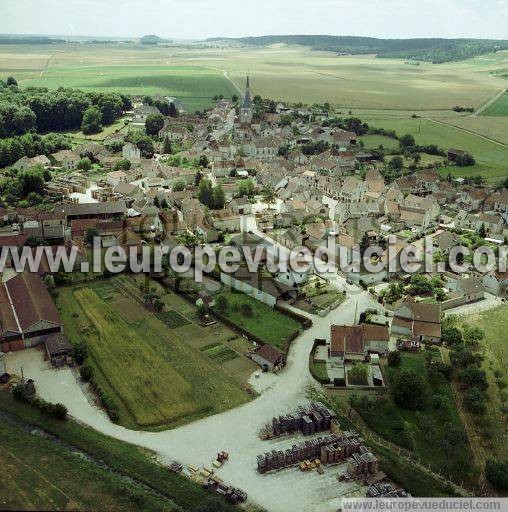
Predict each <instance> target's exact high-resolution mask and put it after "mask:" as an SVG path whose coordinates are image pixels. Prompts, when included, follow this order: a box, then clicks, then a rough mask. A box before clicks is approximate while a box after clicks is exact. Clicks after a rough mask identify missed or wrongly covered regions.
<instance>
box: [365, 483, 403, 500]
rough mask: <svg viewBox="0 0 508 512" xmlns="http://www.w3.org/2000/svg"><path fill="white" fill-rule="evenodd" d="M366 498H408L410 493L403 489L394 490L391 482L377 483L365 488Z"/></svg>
mask: <svg viewBox="0 0 508 512" xmlns="http://www.w3.org/2000/svg"><path fill="white" fill-rule="evenodd" d="M367 497H368V498H385V497H388V498H410V497H411V494H409V493H407V492H406V491H405V490H404V489H398V490H395V489H394V488H393V486H392V485H391V484H384V483H377V484H373V485H370V486H369V488H368V489H367Z"/></svg>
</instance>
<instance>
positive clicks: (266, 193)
mask: <svg viewBox="0 0 508 512" xmlns="http://www.w3.org/2000/svg"><path fill="white" fill-rule="evenodd" d="M261 197H262V198H263V202H265V203H266V204H267V205H268V206H271V205H273V204H275V203H276V202H277V193H276V192H275V188H274V187H273V185H272V184H268V185H266V186H265V187H264V188H263V190H262V191H261Z"/></svg>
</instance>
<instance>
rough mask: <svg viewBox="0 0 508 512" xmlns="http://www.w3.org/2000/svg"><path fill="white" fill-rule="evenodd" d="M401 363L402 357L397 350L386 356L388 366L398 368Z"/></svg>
mask: <svg viewBox="0 0 508 512" xmlns="http://www.w3.org/2000/svg"><path fill="white" fill-rule="evenodd" d="M401 361H402V355H401V353H400V352H399V351H398V350H395V351H393V352H390V353H389V354H388V364H389V365H390V366H400V363H401Z"/></svg>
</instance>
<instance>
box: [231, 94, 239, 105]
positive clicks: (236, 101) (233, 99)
mask: <svg viewBox="0 0 508 512" xmlns="http://www.w3.org/2000/svg"><path fill="white" fill-rule="evenodd" d="M231 101H232V102H233V103H238V96H237V95H236V94H233V96H232V97H231Z"/></svg>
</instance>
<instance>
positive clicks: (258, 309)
mask: <svg viewBox="0 0 508 512" xmlns="http://www.w3.org/2000/svg"><path fill="white" fill-rule="evenodd" d="M219 296H223V297H225V298H226V300H227V303H228V305H227V308H226V310H225V311H223V312H222V314H223V315H224V316H225V317H227V318H228V319H229V320H231V321H232V322H234V323H235V324H236V325H238V326H240V327H243V328H244V329H246V330H248V331H249V332H251V333H252V334H254V335H255V336H258V337H259V338H261V339H262V340H264V341H265V343H268V344H270V345H273V346H275V347H277V348H279V349H281V350H285V349H286V340H287V338H288V336H290V335H291V334H293V333H294V332H295V331H297V330H298V329H299V328H300V327H301V325H300V323H299V322H297V321H296V320H293V319H292V318H290V317H288V316H286V315H284V314H282V313H280V312H279V311H277V310H276V309H273V308H271V307H269V306H267V305H266V304H264V303H263V302H260V301H258V300H256V299H253V298H252V297H249V296H248V295H245V294H243V293H239V292H232V291H231V292H228V291H223V292H220V293H218V294H216V295H214V299H215V301H217V298H218V297H219ZM241 304H250V305H251V306H252V316H245V315H244V314H242V312H241V311H240V305H241Z"/></svg>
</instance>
